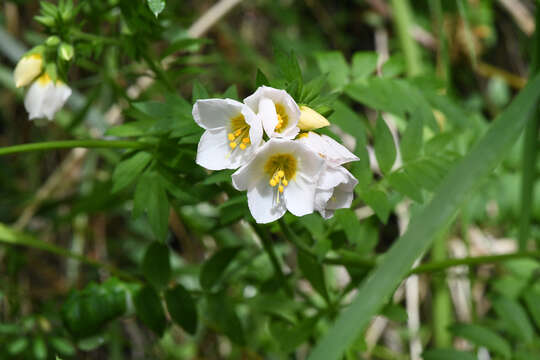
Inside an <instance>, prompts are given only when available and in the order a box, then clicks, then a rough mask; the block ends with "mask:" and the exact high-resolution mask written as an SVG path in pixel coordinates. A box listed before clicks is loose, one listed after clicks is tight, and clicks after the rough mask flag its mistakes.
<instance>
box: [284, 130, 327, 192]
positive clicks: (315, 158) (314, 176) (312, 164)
mask: <svg viewBox="0 0 540 360" xmlns="http://www.w3.org/2000/svg"><path fill="white" fill-rule="evenodd" d="M290 142H291V143H292V144H295V146H294V149H293V151H294V153H295V154H296V156H297V158H298V170H297V171H298V172H300V173H302V174H304V176H306V177H307V178H308V179H310V181H311V182H313V183H315V184H316V183H317V181H319V176H320V174H321V172H322V170H323V169H324V160H323V159H322V158H321V157H320V156H319V155H318V154H317V153H315V152H313V151H311V150H310V149H309V148H308V147H307V146H304V145H302V144H301V143H299V142H297V141H290Z"/></svg>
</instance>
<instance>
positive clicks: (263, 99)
mask: <svg viewBox="0 0 540 360" xmlns="http://www.w3.org/2000/svg"><path fill="white" fill-rule="evenodd" d="M244 103H245V104H246V105H247V106H249V107H250V108H251V109H252V110H253V111H254V112H255V113H257V115H258V116H259V117H260V119H261V121H262V124H263V127H264V131H265V132H266V134H267V135H268V137H270V138H272V137H281V138H285V139H294V137H295V136H296V135H298V132H299V131H300V130H299V129H298V126H297V125H298V121H299V120H300V108H299V107H298V105H297V104H296V102H295V101H294V99H293V98H292V97H291V95H289V94H288V93H287V92H286V91H285V90H279V89H274V88H271V87H268V86H261V87H259V88H258V89H257V91H255V93H253V95H251V96H248V97H247V98H245V99H244Z"/></svg>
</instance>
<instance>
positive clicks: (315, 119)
mask: <svg viewBox="0 0 540 360" xmlns="http://www.w3.org/2000/svg"><path fill="white" fill-rule="evenodd" d="M328 125H330V122H329V121H328V119H327V118H325V117H324V116H322V115H321V114H319V113H318V112H316V111H315V110H313V109H312V108H310V107H308V106H305V105H302V106H300V120H299V121H298V127H299V128H300V130H303V131H309V130H315V129H320V128H323V127H325V126H328Z"/></svg>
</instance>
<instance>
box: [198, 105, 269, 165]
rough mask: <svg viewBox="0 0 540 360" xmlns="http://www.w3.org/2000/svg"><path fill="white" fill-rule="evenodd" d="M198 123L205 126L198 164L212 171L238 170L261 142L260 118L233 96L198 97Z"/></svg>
mask: <svg viewBox="0 0 540 360" xmlns="http://www.w3.org/2000/svg"><path fill="white" fill-rule="evenodd" d="M193 118H194V119H195V122H196V123H197V124H198V125H199V126H200V127H202V128H203V129H206V131H205V132H204V134H203V135H202V137H201V140H200V141H199V146H198V148H197V160H196V162H197V164H199V165H201V166H203V167H205V168H207V169H209V170H221V169H236V168H238V167H240V166H242V165H243V164H245V163H246V162H247V161H249V159H250V158H251V157H252V156H253V155H254V153H255V150H256V149H257V148H258V147H259V146H260V145H261V142H262V136H263V129H262V125H261V122H260V120H259V118H258V117H257V116H256V115H255V113H254V112H253V111H252V110H251V109H250V108H249V107H248V106H246V105H244V104H242V103H241V102H238V101H236V100H232V99H206V100H197V102H196V103H195V105H194V106H193Z"/></svg>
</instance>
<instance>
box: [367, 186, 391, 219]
mask: <svg viewBox="0 0 540 360" xmlns="http://www.w3.org/2000/svg"><path fill="white" fill-rule="evenodd" d="M361 198H362V200H364V202H365V203H366V204H367V205H368V206H369V207H370V208H372V209H373V211H375V214H376V215H377V217H378V218H379V219H380V220H381V221H382V222H383V223H384V224H386V222H387V221H388V216H390V210H391V209H392V205H391V204H390V202H389V201H388V196H387V195H386V194H385V193H384V192H382V191H381V190H376V189H372V190H369V191H366V192H363V193H362V194H361Z"/></svg>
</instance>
